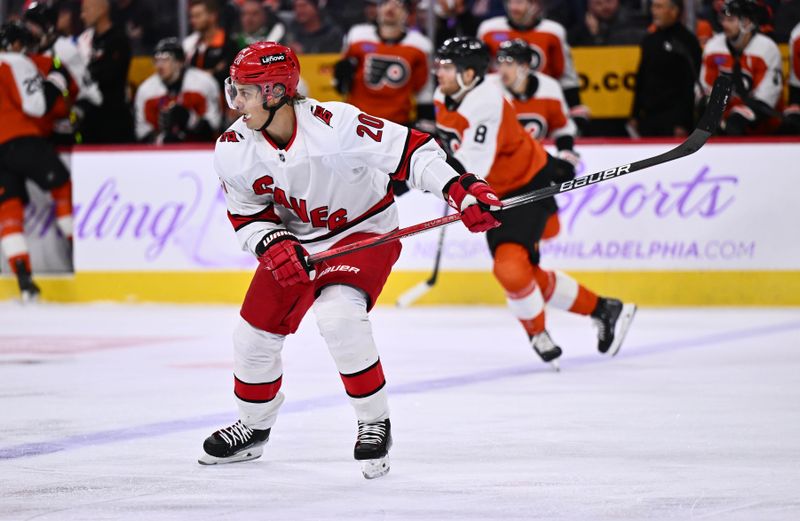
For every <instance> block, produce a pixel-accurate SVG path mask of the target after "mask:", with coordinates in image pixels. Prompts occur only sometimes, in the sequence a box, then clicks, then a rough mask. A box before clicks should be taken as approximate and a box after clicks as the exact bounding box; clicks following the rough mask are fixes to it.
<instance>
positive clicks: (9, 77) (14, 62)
mask: <svg viewBox="0 0 800 521" xmlns="http://www.w3.org/2000/svg"><path fill="white" fill-rule="evenodd" d="M43 81H44V79H43V78H42V76H41V74H39V70H38V69H37V68H36V64H34V63H33V61H31V59H30V58H28V57H27V56H25V55H24V54H19V53H8V52H0V144H3V143H5V142H7V141H10V140H12V139H15V138H18V137H24V136H39V135H41V134H40V131H39V127H38V126H37V125H36V122H35V121H34V118H39V117H41V116H43V115H44V114H45V112H46V110H47V105H46V101H45V97H44V87H43Z"/></svg>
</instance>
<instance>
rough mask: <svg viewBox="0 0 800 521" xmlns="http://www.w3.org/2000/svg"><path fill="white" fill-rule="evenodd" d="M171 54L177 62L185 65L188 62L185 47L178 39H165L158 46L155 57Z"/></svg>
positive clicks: (154, 52)
mask: <svg viewBox="0 0 800 521" xmlns="http://www.w3.org/2000/svg"><path fill="white" fill-rule="evenodd" d="M164 54H169V55H170V56H172V57H173V58H175V60H177V61H179V62H181V63H183V62H184V61H186V54H185V53H184V52H183V46H182V45H181V42H180V41H178V39H177V38H174V37H171V38H163V39H161V40H159V42H158V43H157V44H156V48H155V50H154V51H153V56H155V57H159V56H160V55H164Z"/></svg>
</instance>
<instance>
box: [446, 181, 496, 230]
mask: <svg viewBox="0 0 800 521" xmlns="http://www.w3.org/2000/svg"><path fill="white" fill-rule="evenodd" d="M444 192H445V195H446V196H447V199H448V202H449V204H450V206H452V207H453V208H455V209H456V210H458V211H459V212H461V221H462V222H463V223H464V226H466V227H467V229H469V231H471V232H473V233H478V232H485V231H487V230H491V229H492V228H497V227H498V226H500V221H498V220H497V219H495V217H494V216H493V215H492V214H491V213H489V212H490V211H491V210H499V209H500V208H502V207H503V203H502V202H500V198H499V197H497V194H496V193H494V190H492V187H491V186H489V184H488V183H487V182H486V181H484V180H483V179H479V178H478V177H476V176H475V175H474V174H462V175H461V176H460V177H457V178H453V179H452V180H451V181H450V182H449V183H448V184H447V185H446V186H445V189H444Z"/></svg>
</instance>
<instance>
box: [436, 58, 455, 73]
mask: <svg viewBox="0 0 800 521" xmlns="http://www.w3.org/2000/svg"><path fill="white" fill-rule="evenodd" d="M440 70H444V71H448V70H453V71H454V70H456V64H455V63H453V60H451V59H449V58H436V59H435V60H433V67H432V68H431V72H433V74H436V73H437V72H439V71H440Z"/></svg>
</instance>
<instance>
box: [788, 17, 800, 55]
mask: <svg viewBox="0 0 800 521" xmlns="http://www.w3.org/2000/svg"><path fill="white" fill-rule="evenodd" d="M797 39H800V23H799V24H797V25H795V26H794V29H792V34H790V35H789V45H790V47H789V51H791V50H792V48H791V45H792V43H794V41H795V40H797Z"/></svg>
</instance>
